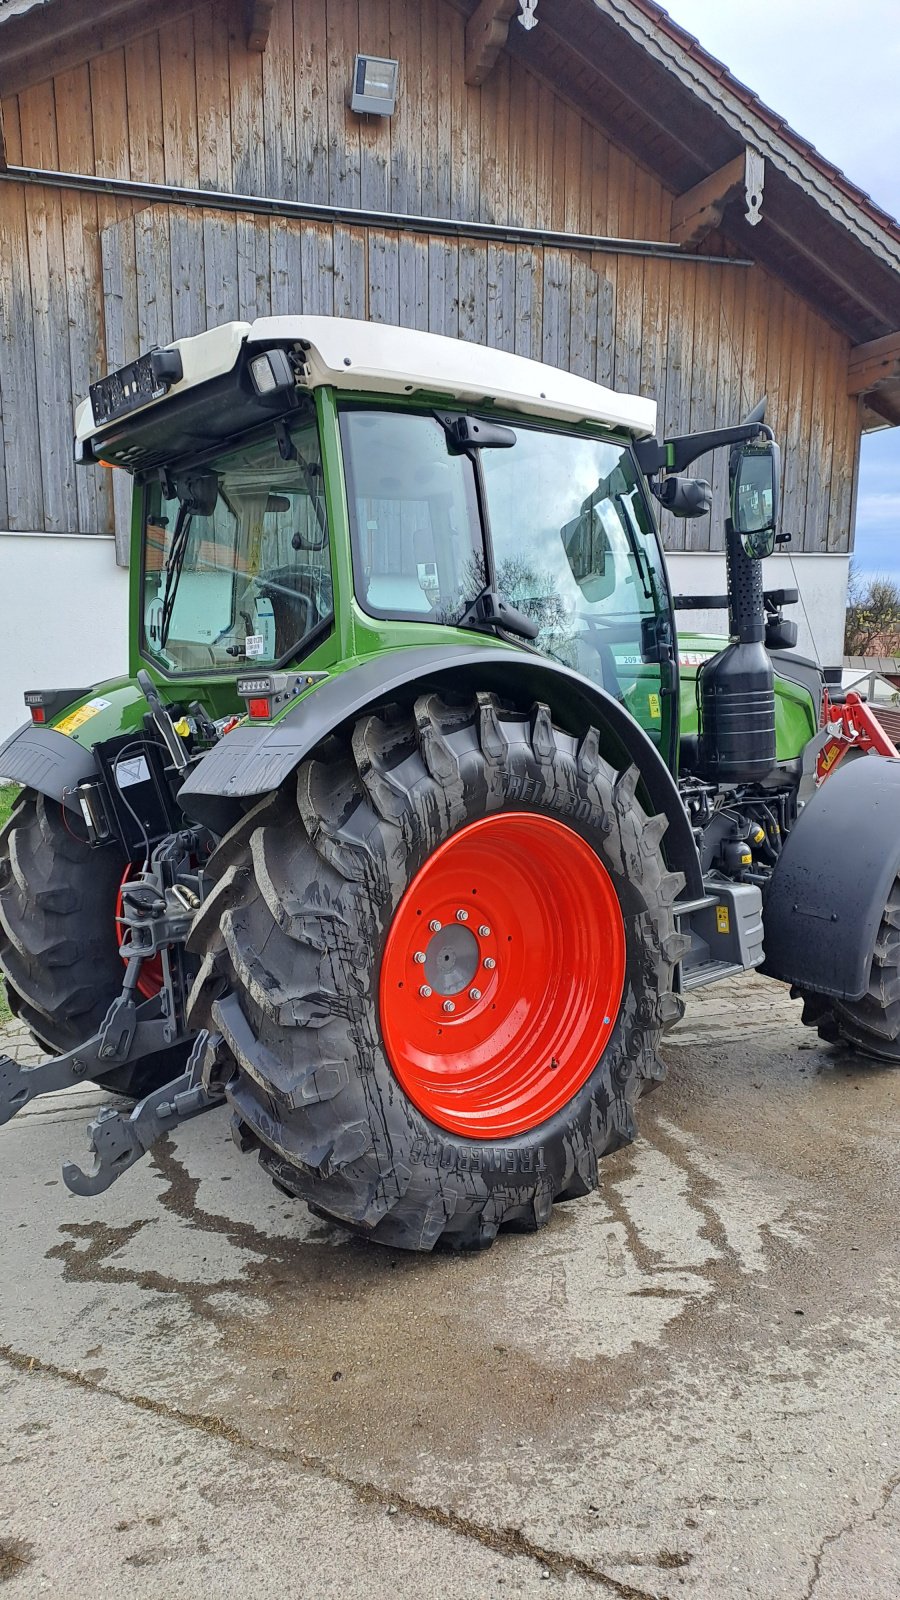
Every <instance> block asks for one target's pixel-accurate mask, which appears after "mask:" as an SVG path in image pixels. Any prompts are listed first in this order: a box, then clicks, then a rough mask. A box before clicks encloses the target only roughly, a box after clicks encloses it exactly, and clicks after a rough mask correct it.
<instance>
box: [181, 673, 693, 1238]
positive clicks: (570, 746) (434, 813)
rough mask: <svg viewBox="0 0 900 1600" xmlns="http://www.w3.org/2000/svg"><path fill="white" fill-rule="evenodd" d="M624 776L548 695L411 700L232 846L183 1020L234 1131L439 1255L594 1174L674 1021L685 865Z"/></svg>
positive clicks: (255, 818)
mask: <svg viewBox="0 0 900 1600" xmlns="http://www.w3.org/2000/svg"><path fill="white" fill-rule="evenodd" d="M637 782H638V773H637V769H636V768H634V767H631V768H629V769H628V770H627V771H625V772H621V773H617V772H616V771H615V770H614V769H613V768H611V767H610V766H608V765H607V763H606V762H605V761H604V760H603V759H602V758H601V756H600V754H599V739H598V734H597V732H596V730H594V729H590V730H588V731H587V733H586V734H585V735H584V737H583V738H582V739H581V740H580V741H578V740H576V739H575V738H573V737H572V736H570V735H568V734H566V733H564V732H562V731H561V730H560V729H558V728H556V727H554V726H553V724H552V722H551V720H550V715H549V712H548V710H547V708H546V707H544V706H537V707H535V708H534V710H533V711H532V713H531V714H530V715H528V716H526V715H523V714H522V713H521V712H516V711H506V710H501V709H500V708H499V706H498V705H497V703H496V701H495V700H494V699H493V697H491V696H489V695H479V696H478V697H477V702H476V703H475V704H471V703H470V704H468V705H465V706H463V707H459V708H454V707H450V706H448V705H445V704H444V703H442V702H441V701H440V700H439V699H438V698H437V697H436V696H434V695H428V696H423V697H422V698H421V699H419V700H418V701H417V702H416V705H415V708H414V714H413V715H412V716H409V715H397V716H394V717H391V718H380V717H378V716H375V715H369V716H364V717H363V718H362V719H361V720H360V721H359V722H358V723H357V724H356V727H355V728H354V730H353V734H352V737H351V738H350V739H349V740H345V741H341V740H338V739H336V738H333V739H331V740H330V741H329V743H328V746H327V747H325V748H323V749H322V750H321V752H320V754H319V755H318V757H317V758H313V759H311V760H308V761H306V762H304V764H303V765H302V767H301V768H300V770H299V772H298V773H297V774H296V776H295V777H294V778H293V779H292V780H290V781H289V783H288V784H287V785H285V787H284V788H283V789H282V790H281V791H279V792H278V793H277V794H276V795H273V796H270V797H268V798H267V799H266V800H264V801H263V802H261V803H260V805H259V806H258V807H256V808H255V810H254V812H252V813H250V814H249V815H248V816H247V817H245V818H244V819H243V821H242V822H241V823H239V824H238V826H237V827H236V828H235V829H234V830H233V831H232V833H231V834H230V835H228V836H227V837H226V838H225V839H224V840H223V841H222V843H221V845H220V846H219V849H218V851H217V852H216V854H215V855H214V857H213V858H212V861H211V863H210V870H211V871H212V873H213V874H214V876H217V877H218V884H217V887H216V889H215V890H214V891H213V893H212V895H211V896H210V897H209V899H208V900H207V901H206V903H205V905H204V907H203V909H202V911H201V912H200V913H198V918H197V921H196V923H195V925H194V928H193V930H192V932H191V937H190V940H189V947H190V948H192V949H193V950H194V951H195V952H196V953H198V954H200V955H201V956H202V957H203V961H202V965H201V970H200V973H199V975H198V978H197V981H196V983H195V985H194V989H193V991H192V996H191V1000H190V1002H189V1016H190V1021H191V1025H192V1026H193V1027H201V1026H205V1027H209V1028H212V1029H215V1030H217V1031H218V1032H220V1033H221V1034H222V1035H223V1037H224V1039H225V1042H226V1044H227V1045H228V1047H229V1049H230V1050H231V1052H232V1054H233V1056H234V1059H235V1062H236V1065H237V1072H236V1075H235V1077H234V1079H233V1080H232V1083H231V1085H230V1086H229V1089H228V1095H229V1099H230V1101H231V1103H232V1106H233V1108H234V1110H235V1113H236V1120H237V1125H238V1134H239V1137H240V1138H241V1140H242V1142H243V1143H245V1144H256V1145H258V1147H259V1153H260V1160H261V1162H262V1164H263V1166H264V1167H265V1168H266V1169H267V1170H268V1171H269V1172H270V1174H271V1175H272V1177H273V1178H274V1179H275V1181H276V1182H277V1183H278V1184H279V1185H280V1186H281V1187H282V1188H284V1189H286V1190H288V1191H289V1192H291V1193H293V1194H296V1195H299V1196H301V1197H302V1198H304V1199H306V1200H307V1201H308V1202H309V1203H310V1204H311V1205H312V1206H313V1208H314V1209H315V1211H316V1212H317V1214H324V1215H327V1216H328V1217H329V1218H333V1219H335V1220H337V1221H340V1222H341V1223H344V1224H345V1225H349V1226H351V1227H353V1228H356V1229H359V1230H362V1231H364V1232H365V1233H366V1234H368V1236H369V1237H371V1238H373V1239H375V1240H377V1241H378V1242H380V1243H384V1244H387V1245H390V1246H393V1247H397V1248H404V1249H417V1250H429V1249H431V1248H432V1247H433V1246H434V1245H435V1244H436V1243H437V1242H438V1240H444V1241H446V1242H448V1243H450V1244H453V1245H455V1246H457V1247H464V1248H465V1247H468V1248H475V1247H484V1246H485V1245H488V1244H490V1243H491V1241H492V1240H493V1238H494V1237H495V1236H496V1234H497V1232H498V1230H499V1229H500V1228H501V1227H504V1226H514V1227H525V1228H535V1227H539V1226H541V1225H542V1224H543V1223H545V1222H546V1221H547V1220H548V1218H549V1215H550V1212H551V1208H552V1205H553V1202H554V1201H555V1200H563V1199H569V1198H573V1197H575V1196H578V1195H583V1194H586V1193H588V1192H589V1191H590V1190H591V1189H593V1188H594V1187H595V1186H596V1184H597V1167H598V1162H599V1160H600V1158H601V1157H602V1156H604V1155H606V1154H608V1153H609V1152H610V1151H612V1150H615V1149H616V1148H618V1147H619V1146H620V1145H621V1144H623V1143H625V1142H626V1141H628V1140H630V1139H632V1138H633V1137H634V1133H635V1125H634V1107H635V1104H636V1101H637V1099H638V1097H639V1095H640V1093H641V1091H642V1089H644V1088H645V1087H647V1086H648V1085H651V1084H653V1083H654V1082H656V1081H658V1080H659V1078H661V1076H662V1072H663V1069H662V1066H661V1064H660V1062H659V1060H658V1057H657V1054H656V1047H657V1043H658V1040H659V1035H660V1032H661V1030H662V1028H663V1027H664V1026H666V1025H668V1024H670V1023H671V1022H673V1021H675V1020H676V1019H677V1017H678V1016H680V1014H681V1002H680V1000H679V999H678V998H677V996H675V995H674V994H673V993H672V974H673V968H674V965H675V963H676V962H677V961H678V960H679V958H680V956H681V955H682V954H683V949H684V942H685V941H684V940H683V938H682V936H681V935H680V934H678V933H677V932H676V930H675V923H674V915H673V910H672V906H673V902H674V899H675V896H676V894H677V893H678V891H679V889H680V888H681V886H682V882H683V879H682V877H681V875H680V874H677V873H667V871H666V867H665V862H664V859H663V856H662V852H661V848H660V845H661V839H662V837H663V834H664V832H665V827H666V821H665V818H664V817H661V816H660V817H654V818H648V817H647V815H646V814H645V812H644V811H643V809H642V807H641V805H640V803H639V801H638V800H637V798H636V795H635V789H636V785H637ZM551 840H552V846H551V843H550V841H551ZM448 863H449V865H448ZM454 863H455V865H454ZM448 873H449V877H448ZM454 874H455V875H454ZM429 895H431V898H429ZM466 897H467V898H466ZM600 900H604V905H603V906H599V905H598V902H599V901H600ZM457 902H459V906H458V911H457V912H454V911H453V907H454V906H455V905H456V904H457ZM476 905H477V908H478V910H477V914H476V913H475V907H476ZM470 908H471V916H463V915H461V913H463V912H467V911H469V909H470ZM429 925H430V926H429ZM419 928H423V929H424V930H425V936H423V938H421V939H420V938H419V936H418V929H419ZM419 946H421V948H418V947H419ZM507 952H509V954H508V955H507ZM490 961H493V962H494V965H493V967H491V966H490V965H489V962H490ZM473 963H474V965H473ZM470 969H471V970H470ZM476 972H477V974H478V976H477V977H476V975H475V974H476ZM442 985H443V986H442ZM426 990H427V991H428V992H427V994H426V993H425V991H426ZM523 1017H524V1021H523ZM467 1030H468V1031H467ZM448 1039H449V1040H452V1041H454V1042H453V1043H452V1044H451V1045H450V1046H449V1047H448V1045H447V1041H448Z"/></svg>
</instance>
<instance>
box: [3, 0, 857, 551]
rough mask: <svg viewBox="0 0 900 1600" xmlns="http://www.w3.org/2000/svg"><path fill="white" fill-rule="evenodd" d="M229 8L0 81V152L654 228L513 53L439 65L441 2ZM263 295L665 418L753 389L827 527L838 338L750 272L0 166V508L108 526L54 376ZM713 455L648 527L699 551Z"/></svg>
mask: <svg viewBox="0 0 900 1600" xmlns="http://www.w3.org/2000/svg"><path fill="white" fill-rule="evenodd" d="M241 15H242V11H241V8H240V7H238V8H237V9H236V11H235V12H234V14H233V16H232V13H231V8H229V7H228V6H226V7H225V8H224V9H223V8H222V7H216V8H213V7H212V6H205V7H200V8H198V9H197V10H196V11H195V12H194V13H193V14H192V15H189V16H187V17H185V18H184V19H182V20H181V21H180V22H179V23H177V24H176V25H174V26H168V27H167V28H166V29H165V30H163V31H161V32H160V33H158V34H157V33H152V32H151V33H148V34H146V35H145V36H144V37H142V38H139V39H136V40H134V41H133V42H132V43H130V44H129V45H128V46H127V47H125V48H124V49H119V50H114V51H111V52H109V53H108V54H105V55H102V56H97V57H95V58H94V59H93V60H91V62H90V63H87V64H85V65H84V66H82V67H78V68H75V69H73V70H71V71H67V72H64V73H60V74H58V75H57V76H56V77H55V78H53V79H48V80H47V81H46V82H44V83H41V84H39V85H37V86H35V87H34V88H31V89H28V90H27V91H25V92H23V93H22V94H20V95H19V96H18V97H11V98H10V99H8V100H6V101H5V102H4V105H3V111H4V117H5V125H6V138H7V148H8V159H9V161H10V163H11V164H13V165H17V164H23V165H26V166H44V167H48V168H58V169H61V170H64V171H80V172H95V173H97V174H99V175H102V176H109V177H119V178H132V179H139V180H146V181H149V182H154V183H167V184H173V185H186V186H190V187H201V188H206V189H210V190H216V189H220V190H232V191H238V192H243V193H251V194H266V195H269V196H274V197H276V198H285V199H292V200H308V201H316V202H323V203H331V204H336V205H342V206H362V207H365V208H370V209H378V210H384V211H393V212H397V213H412V214H420V215H431V216H440V215H447V216H453V217H457V218H461V219H468V220H480V221H485V222H496V223H501V224H509V225H521V226H525V227H529V228H552V229H554V230H566V231H571V232H577V233H582V234H594V235H618V236H621V237H628V238H646V239H665V238H667V237H668V233H669V215H670V208H671V199H672V197H671V195H670V194H669V193H668V192H667V191H665V190H664V189H663V188H662V186H661V185H660V184H659V182H658V181H657V180H656V179H655V178H654V177H653V176H652V175H651V174H649V173H648V172H647V171H645V170H644V169H643V168H642V167H640V166H639V165H637V164H636V163H635V162H634V161H632V160H631V159H630V158H629V157H628V156H626V155H625V154H624V153H623V152H622V151H621V150H620V149H619V148H618V147H617V146H616V145H614V144H612V143H611V142H610V141H609V140H608V139H607V138H606V137H605V136H604V135H603V134H602V133H601V132H600V131H599V130H598V129H596V128H595V127H594V126H592V125H591V124H590V123H589V122H587V121H586V120H585V119H584V118H583V117H582V115H581V114H580V113H579V112H577V111H576V110H575V109H574V108H573V107H572V106H571V105H569V104H568V103H567V102H566V101H565V100H564V99H562V98H560V97H559V96H557V95H556V94H554V92H553V90H552V89H551V88H550V87H549V86H548V85H547V84H546V83H544V82H543V81H541V80H540V79H539V78H538V77H537V76H535V75H534V74H532V73H530V72H529V71H527V70H526V69H525V68H524V67H523V66H522V64H521V63H520V62H518V61H513V60H512V59H511V58H510V57H508V56H502V57H501V58H500V61H499V62H498V65H497V67H496V68H495V70H494V72H493V73H492V74H491V76H490V77H489V78H488V80H487V82H486V83H485V84H484V85H483V86H482V87H481V88H478V89H476V88H469V87H467V86H466V85H465V83H464V81H463V26H464V22H463V18H462V16H461V15H460V14H459V13H458V12H457V11H455V10H454V9H453V7H452V6H450V5H448V4H447V3H446V0H422V3H421V4H420V5H409V4H405V3H399V4H398V3H397V0H294V7H293V11H292V10H291V6H290V4H289V3H286V0H279V4H278V5H277V6H276V8H275V13H274V24H273V30H272V35H271V37H270V40H269V44H268V48H267V50H266V52H265V53H264V54H263V55H259V54H252V53H249V52H247V50H246V49H245V47H244V43H243V32H242V24H241ZM229 17H231V21H232V26H231V27H230V28H229V27H228V26H227V22H228V19H229ZM357 49H363V50H367V51H369V52H371V53H373V54H390V55H394V56H397V57H398V58H399V60H400V63H401V68H400V70H401V80H400V94H399V97H398V103H397V110H396V113H395V115H394V116H393V117H392V118H390V119H380V118H372V119H360V118H357V117H355V116H353V115H351V113H350V112H349V111H348V110H347V108H346V99H347V89H348V73H349V69H350V64H351V63H352V58H353V56H354V54H355V52H356V50H357ZM269 311H272V312H288V311H294V312H297V311H303V312H324V313H332V312H333V313H335V314H337V315H344V316H363V317H371V318H374V319H376V320H379V321H386V322H399V323H403V324H406V325H409V326H413V327H418V328H427V329H431V330H432V331H434V332H439V333H449V334H453V335H458V336H459V337H461V338H464V339H476V340H481V341H483V342H485V343H488V344H492V345H496V346H498V347H500V348H502V349H508V350H517V351H519V352H520V353H522V354H524V355H530V356H535V357H538V358H540V359H543V360H545V361H549V362H553V363H555V364H558V365H560V366H564V367H568V368H570V369H571V370H573V371H576V372H579V373H583V374H584V375H586V376H588V377H591V378H596V379H598V380H599V381H600V382H602V383H606V384H609V385H611V386H612V387H615V388H619V389H624V390H632V391H639V392H642V393H645V394H650V395H655V396H656V398H657V399H658V400H659V403H660V411H661V420H662V421H663V422H664V427H665V430H666V431H667V432H669V433H672V432H687V431H689V430H692V429H699V428H703V427H708V426H710V425H712V424H721V423H726V422H730V421H733V420H736V419H737V418H738V416H739V415H740V413H741V412H742V411H743V410H744V409H746V408H747V407H748V406H750V405H752V404H753V403H754V402H755V400H756V399H757V398H758V397H759V395H761V394H762V393H763V392H768V394H769V399H770V409H769V419H770V420H771V421H772V423H773V425H774V426H775V428H776V430H777V433H778V436H779V438H780V440H781V442H782V445H783V448H784V467H785V471H784V489H785V518H784V525H785V527H786V528H788V529H789V530H790V531H791V532H792V533H793V535H794V539H793V545H792V548H793V549H794V550H810V551H823V550H833V551H845V550H847V549H848V548H849V545H850V538H851V523H852V505H853V488H854V483H855V473H856V461H857V452H858V442H859V423H858V416H857V407H856V403H855V402H854V401H851V400H850V399H848V397H847V396H846V392H845V390H846V381H845V380H846V366H847V356H848V341H847V339H846V338H845V337H844V336H843V335H841V334H839V333H837V332H836V331H835V330H834V329H833V328H832V327H831V325H830V324H829V323H827V322H826V321H825V320H824V319H823V318H821V317H819V316H818V315H817V314H816V313H815V312H814V311H813V310H812V308H811V307H810V306H808V305H807V304H806V303H805V302H804V301H802V300H800V299H799V298H798V297H797V296H796V295H794V294H792V293H791V292H790V291H789V290H787V289H786V288H785V287H784V286H783V285H781V284H780V283H779V282H778V280H776V279H773V278H772V277H771V276H769V275H768V274H766V273H765V272H764V271H763V270H762V269H761V268H758V267H754V268H752V269H747V268H742V267H736V266H734V267H731V266H713V265H706V264H702V263H698V262H693V261H691V260H690V259H686V260H685V261H684V262H677V261H676V262H670V261H660V260H653V259H650V258H637V257H632V256H625V255H611V254H605V253H599V252H593V253H587V252H582V251H573V250H569V249H558V248H553V249H550V248H545V247H541V246H538V245H531V244H528V245H526V244H512V243H493V242H491V243H488V242H485V241H483V240H464V239H460V240H457V239H448V238H441V237H436V236H434V235H431V236H428V235H426V234H416V233H411V232H404V231H400V230H395V229H385V230H380V231H379V230H365V229H362V228H357V227H349V226H345V225H337V224H336V225H326V224H313V223H309V222H300V221H298V220H295V219H293V220H287V219H274V218H272V219H270V218H264V217H260V216H258V215H253V214H250V213H248V214H241V213H238V214H235V213H227V212H222V211H219V212H217V211H215V210H207V209H206V208H203V209H202V210H191V209H187V208H185V207H182V206H179V205H155V206H152V207H148V208H144V209H139V208H138V206H137V204H136V203H132V202H126V201H123V200H121V199H119V200H117V199H114V198H112V197H99V196H92V195H86V194H82V193H79V192H76V191H74V190H73V191H59V190H54V189H50V188H40V187H30V186H26V185H20V184H16V183H13V182H6V183H3V184H2V185H0V527H7V528H12V529H20V528H21V529H48V530H52V531H57V530H73V531H76V530H80V531H85V532H90V531H109V530H110V529H111V528H112V525H113V495H112V490H111V485H110V482H109V475H108V474H106V473H103V472H97V471H79V472H78V473H76V472H75V470H74V467H73V466H72V462H71V433H72V397H73V396H74V397H81V396H83V395H84V394H85V393H86V392H87V387H88V384H89V382H91V381H92V380H93V379H94V378H95V377H96V376H97V375H98V374H100V373H101V372H103V371H104V370H106V369H107V368H108V367H109V366H114V365H117V364H118V363H120V362H121V361H123V360H127V359H130V358H132V357H133V356H134V355H136V354H137V353H138V351H139V350H140V349H144V348H146V347H147V345H148V344H152V343H157V342H159V343H162V342H166V341H167V340H168V339H170V338H172V337H177V336H181V335H184V334H189V333H196V332H199V331H200V330H201V329H202V328H205V327H207V326H210V325H214V324H216V323H218V322H221V321H224V320H226V319H228V318H230V317H236V316H241V317H246V318H248V319H249V318H252V317H254V316H258V315H263V314H266V313H267V312H269ZM36 441H39V444H37V443H36ZM720 454H721V453H720ZM711 466H712V462H711V460H709V459H708V460H707V461H706V462H705V463H703V464H702V465H701V466H700V468H699V469H698V470H700V471H707V472H708V471H709V470H710V467H711ZM724 467H725V463H724V461H723V460H718V461H716V463H715V480H714V490H715V496H716V499H715V508H714V514H713V517H712V518H711V519H704V520H703V521H701V522H695V523H678V522H675V521H673V520H672V519H670V518H668V517H666V518H665V519H664V520H665V524H666V526H665V527H664V536H665V539H666V543H667V545H668V546H669V548H671V549H673V550H674V549H695V550H706V549H709V548H713V549H717V548H720V547H721V544H722V519H723V515H724Z"/></svg>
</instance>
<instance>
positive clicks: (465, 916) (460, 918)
mask: <svg viewBox="0 0 900 1600" xmlns="http://www.w3.org/2000/svg"><path fill="white" fill-rule="evenodd" d="M456 920H457V922H468V920H469V913H468V911H457V913H456Z"/></svg>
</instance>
